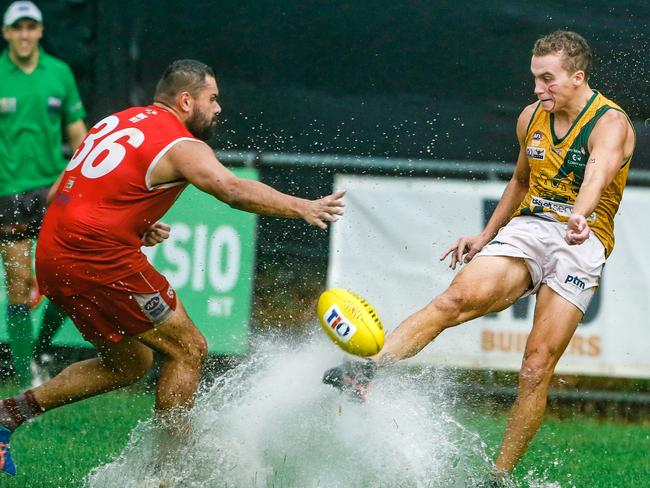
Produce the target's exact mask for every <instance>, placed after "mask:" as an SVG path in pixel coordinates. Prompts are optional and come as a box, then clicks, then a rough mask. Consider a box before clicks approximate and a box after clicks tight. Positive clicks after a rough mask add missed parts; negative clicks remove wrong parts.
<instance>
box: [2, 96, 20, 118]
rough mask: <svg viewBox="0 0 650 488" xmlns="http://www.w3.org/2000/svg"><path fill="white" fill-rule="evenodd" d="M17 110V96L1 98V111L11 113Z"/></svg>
mask: <svg viewBox="0 0 650 488" xmlns="http://www.w3.org/2000/svg"><path fill="white" fill-rule="evenodd" d="M15 111H16V98H15V97H11V98H0V113H5V114H7V113H11V112H15Z"/></svg>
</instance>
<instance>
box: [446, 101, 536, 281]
mask: <svg viewBox="0 0 650 488" xmlns="http://www.w3.org/2000/svg"><path fill="white" fill-rule="evenodd" d="M536 106H537V102H535V103H533V104H531V105H528V106H527V107H526V108H524V110H523V111H522V112H521V114H520V115H519V118H518V119H517V139H518V140H519V155H518V156H517V164H516V165H515V170H514V172H513V174H512V178H510V181H509V182H508V184H507V185H506V188H505V190H504V191H503V194H502V195H501V199H500V200H499V204H498V205H497V208H496V209H495V210H494V213H493V214H492V217H491V218H490V220H489V222H488V223H487V225H486V226H485V229H483V232H481V233H480V234H478V235H475V236H467V237H459V238H458V239H457V240H456V241H455V242H454V243H453V244H452V245H451V246H449V247H448V248H447V249H445V251H444V252H443V253H442V255H441V256H440V261H444V260H445V259H446V258H447V256H449V255H450V254H451V261H450V263H449V267H450V268H451V269H454V270H455V269H456V265H458V264H463V263H465V264H466V263H469V262H470V261H471V260H472V258H474V256H475V255H476V254H477V253H478V252H479V251H480V250H481V249H482V248H483V246H485V245H486V244H487V243H488V242H490V240H492V238H493V237H494V236H495V235H496V233H497V232H498V231H499V229H500V228H501V227H503V226H504V225H506V224H507V223H508V222H509V221H510V218H511V217H512V214H513V212H514V211H515V210H516V209H517V207H519V205H520V204H521V202H522V201H523V199H524V197H525V196H526V192H528V185H529V176H530V166H529V165H528V159H527V158H526V140H525V139H526V129H527V127H528V123H529V122H530V119H531V117H532V116H533V112H534V111H535V107H536Z"/></svg>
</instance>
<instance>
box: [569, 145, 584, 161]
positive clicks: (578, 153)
mask: <svg viewBox="0 0 650 488" xmlns="http://www.w3.org/2000/svg"><path fill="white" fill-rule="evenodd" d="M567 158H569V159H570V160H571V162H573V163H582V164H585V163H586V159H587V151H586V150H585V148H584V147H582V146H581V147H580V149H576V148H575V147H570V148H569V149H567Z"/></svg>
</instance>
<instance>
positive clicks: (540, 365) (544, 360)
mask: <svg viewBox="0 0 650 488" xmlns="http://www.w3.org/2000/svg"><path fill="white" fill-rule="evenodd" d="M553 365H554V361H553V358H552V354H551V353H550V352H549V351H547V350H545V349H540V350H537V351H535V352H533V353H531V354H528V355H526V357H525V358H524V361H523V363H522V365H521V369H520V370H519V384H520V387H521V388H523V389H526V390H535V389H537V388H539V387H540V386H543V385H546V384H548V382H549V381H550V379H551V376H552V375H553V369H554V368H553Z"/></svg>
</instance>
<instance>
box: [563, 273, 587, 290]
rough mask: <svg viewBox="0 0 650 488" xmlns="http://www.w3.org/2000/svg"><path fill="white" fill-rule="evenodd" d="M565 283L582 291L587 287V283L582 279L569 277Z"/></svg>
mask: <svg viewBox="0 0 650 488" xmlns="http://www.w3.org/2000/svg"><path fill="white" fill-rule="evenodd" d="M564 283H569V284H570V285H573V286H575V287H576V288H580V289H581V290H584V289H585V285H586V283H585V282H584V281H582V280H581V279H580V278H578V277H577V276H571V275H567V277H566V279H565V280H564Z"/></svg>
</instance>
